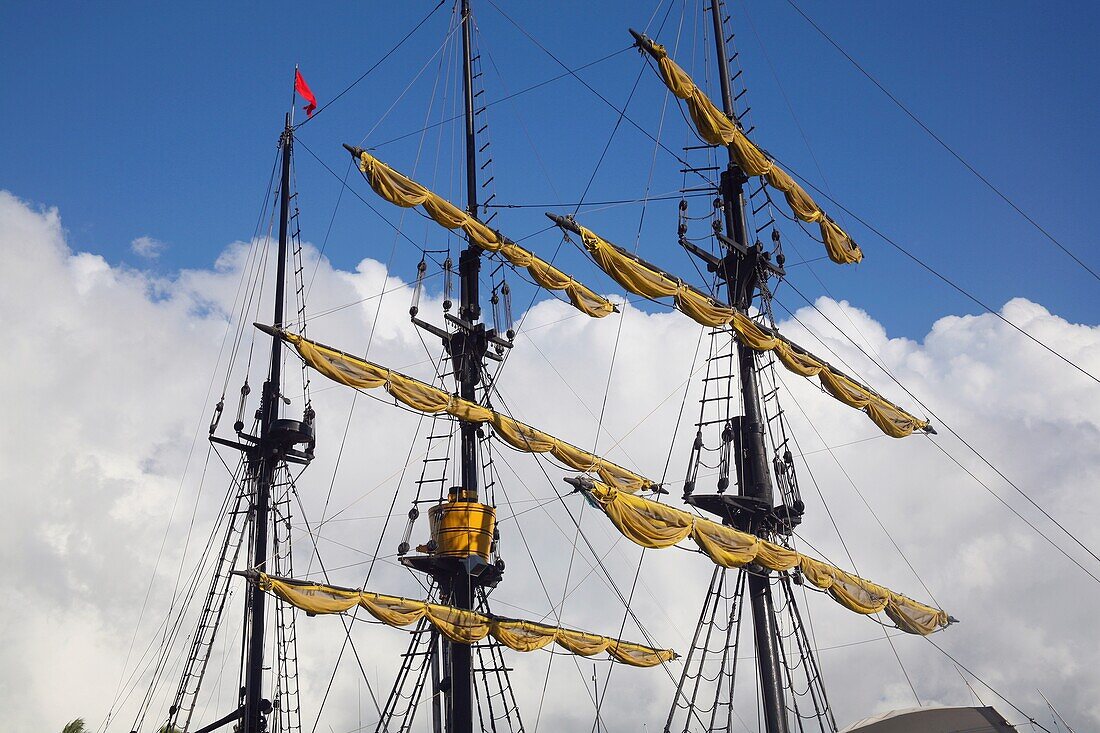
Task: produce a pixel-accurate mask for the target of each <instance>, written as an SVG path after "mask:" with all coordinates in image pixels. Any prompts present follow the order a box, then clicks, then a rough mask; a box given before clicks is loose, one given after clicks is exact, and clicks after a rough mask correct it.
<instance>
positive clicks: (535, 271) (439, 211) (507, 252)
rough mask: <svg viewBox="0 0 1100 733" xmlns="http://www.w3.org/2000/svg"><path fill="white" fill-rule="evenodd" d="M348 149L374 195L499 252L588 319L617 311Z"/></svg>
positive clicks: (439, 200) (421, 188)
mask: <svg viewBox="0 0 1100 733" xmlns="http://www.w3.org/2000/svg"><path fill="white" fill-rule="evenodd" d="M344 147H346V148H347V149H348V150H349V151H350V152H351V154H352V156H353V157H355V159H356V160H358V161H359V170H360V172H362V174H363V177H364V178H366V179H367V182H368V183H369V184H370V187H371V188H372V189H373V190H374V192H375V193H377V194H378V195H379V196H381V197H382V198H384V199H386V200H387V201H389V202H390V203H391V204H394V205H396V206H401V207H403V208H410V207H413V206H421V207H422V208H423V209H424V211H425V212H427V214H428V216H430V217H431V218H432V220H433V221H435V222H436V223H437V224H439V225H440V226H442V227H444V228H446V229H461V230H462V231H463V232H465V233H466V236H467V237H469V239H470V242H471V243H472V244H475V245H477V246H478V247H480V248H481V249H484V250H486V251H488V252H499V253H500V254H501V256H503V257H504V259H506V260H508V262H510V263H512V264H513V265H515V266H516V267H523V268H526V269H527V272H528V274H530V275H531V278H532V279H533V280H534V281H535V282H536V283H538V284H539V285H540V286H542V287H544V288H546V289H547V290H560V291H562V292H564V293H565V295H566V296H567V297H568V298H569V302H570V303H572V304H573V307H574V308H576V309H577V310H579V311H581V312H582V313H584V314H586V315H589V316H591V317H593V318H603V317H604V316H606V315H608V314H609V313H612V312H614V311H615V310H616V308H615V306H614V304H612V303H611V302H610V301H609V300H607V299H606V298H604V297H602V296H600V295H599V294H597V293H595V292H594V291H592V290H591V289H590V288H588V287H586V286H585V285H583V284H581V283H579V282H577V281H576V280H574V279H573V277H572V276H570V275H567V274H566V273H564V272H562V271H561V270H559V269H558V268H556V267H554V266H553V265H551V264H550V263H549V262H547V261H545V260H543V259H541V258H540V257H538V256H536V255H535V254H534V253H533V252H531V251H529V250H527V249H524V248H523V247H521V246H519V245H518V244H516V243H515V242H513V241H512V240H510V239H508V238H507V237H505V236H503V235H502V234H500V233H499V232H497V231H495V230H493V229H490V228H489V227H488V226H486V225H485V224H483V223H482V222H481V221H480V220H478V219H477V218H476V217H474V216H471V215H470V214H469V213H467V212H465V211H463V210H462V209H460V208H458V207H457V206H455V205H454V204H452V203H451V202H450V201H447V200H446V199H444V198H443V197H442V196H439V195H438V194H435V193H433V192H432V191H430V190H428V189H427V188H425V187H424V186H422V185H420V184H419V183H417V182H416V181H414V180H412V179H411V178H409V177H408V176H404V175H402V174H400V173H398V172H397V171H395V170H394V169H393V168H390V167H389V166H388V165H386V164H385V163H383V162H382V161H380V160H379V159H378V158H375V157H374V156H373V155H371V154H370V153H368V152H367V151H365V150H362V149H360V148H353V147H351V146H348V145H345V146H344Z"/></svg>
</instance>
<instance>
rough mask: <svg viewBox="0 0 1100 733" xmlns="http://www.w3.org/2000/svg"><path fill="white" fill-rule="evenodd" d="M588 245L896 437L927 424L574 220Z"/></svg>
mask: <svg viewBox="0 0 1100 733" xmlns="http://www.w3.org/2000/svg"><path fill="white" fill-rule="evenodd" d="M573 225H575V226H576V228H577V230H578V231H579V232H580V235H581V241H582V242H583V243H584V246H585V249H587V250H588V252H589V253H591V255H592V259H594V260H595V261H596V264H597V265H599V266H600V269H602V270H603V271H604V272H606V273H607V274H608V275H610V276H611V277H612V278H613V279H614V280H615V282H617V283H619V284H620V285H622V286H623V287H624V288H626V289H627V290H629V291H630V292H632V293H635V294H637V295H643V296H645V297H647V298H660V297H672V298H673V299H674V301H675V304H676V309H677V310H679V311H680V312H681V313H684V314H685V315H687V316H688V317H689V318H691V319H692V320H693V321H695V322H696V323H699V324H701V325H703V326H710V327H717V326H725V325H728V326H730V327H731V328H733V330H734V331H735V332H736V333H737V337H738V338H739V339H740V340H741V342H742V343H744V344H745V345H746V346H748V347H749V348H750V349H753V350H755V351H774V352H775V354H776V356H777V357H778V359H779V361H780V363H782V364H783V366H785V367H786V368H787V369H789V370H790V371H792V372H794V373H795V374H798V375H799V376H803V377H814V376H816V377H817V378H818V379H819V380H820V381H821V384H822V386H823V387H824V388H825V390H826V391H827V392H828V393H829V394H831V395H832V396H833V397H835V398H837V399H838V400H840V401H841V402H843V403H844V404H846V405H849V406H851V407H854V408H856V409H857V410H862V411H863V412H865V413H866V414H867V416H868V417H870V418H871V420H872V421H873V422H874V423H875V425H877V426H878V427H879V429H880V430H882V432H884V433H886V434H887V435H889V436H891V437H893V438H904V437H905V436H907V435H911V434H912V433H913V431H915V430H923V429H924V428H926V427H928V421H927V420H921V419H920V418H918V417H915V416H914V415H910V414H909V413H908V412H906V411H905V410H902V409H901V408H900V407H898V406H897V405H894V404H893V403H891V402H889V401H887V400H886V399H884V398H883V397H881V396H879V395H877V394H875V393H874V392H872V391H871V390H869V389H867V388H866V387H864V386H862V385H860V384H858V383H856V382H855V381H853V380H851V379H849V378H848V377H845V376H843V375H840V374H836V373H835V372H834V371H833V370H832V369H830V368H829V366H828V364H826V363H825V362H823V361H821V360H819V359H817V358H816V357H814V356H813V355H811V354H809V353H807V352H805V351H803V350H802V349H800V348H798V347H796V346H795V345H794V344H792V343H791V342H790V341H787V340H786V339H784V338H783V337H781V336H779V335H778V334H774V333H771V332H768V331H765V330H764V329H763V328H761V327H760V326H759V325H758V324H757V323H756V322H755V321H753V320H752V319H751V318H749V317H748V316H747V315H745V314H744V313H742V312H740V311H738V310H737V309H735V308H731V307H730V306H728V305H725V304H724V303H720V302H718V301H717V300H715V299H714V298H712V297H710V296H709V295H707V294H706V293H702V292H700V291H698V290H696V289H695V288H693V287H692V286H690V285H688V284H687V283H685V282H683V281H681V280H680V279H679V278H676V277H673V276H672V275H669V274H667V273H664V272H661V271H660V270H658V269H656V268H655V267H653V266H651V265H649V264H647V263H645V262H642V261H640V260H638V259H637V258H635V257H632V256H630V255H629V254H628V253H627V252H626V251H624V250H623V249H622V248H621V247H618V246H616V245H614V244H612V243H611V242H608V241H607V240H606V239H603V238H602V237H600V236H599V235H598V234H596V233H595V232H593V231H591V230H590V229H586V228H585V227H583V226H580V225H579V224H576V223H575V222H574V223H573Z"/></svg>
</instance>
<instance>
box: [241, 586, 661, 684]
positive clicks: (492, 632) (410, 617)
mask: <svg viewBox="0 0 1100 733" xmlns="http://www.w3.org/2000/svg"><path fill="white" fill-rule="evenodd" d="M255 582H256V583H257V584H258V585H259V586H260V588H262V589H263V590H264V591H266V592H268V593H273V594H274V595H276V596H278V597H279V598H281V599H283V600H284V601H286V602H287V603H289V604H291V605H292V606H295V607H296V608H300V609H302V610H303V611H305V612H306V613H309V614H328V613H343V612H345V611H348V610H350V609H352V608H354V607H355V606H360V607H361V608H363V610H365V611H366V612H367V613H369V614H370V615H371V616H373V617H374V618H376V619H378V620H379V621H381V622H382V623H384V624H386V625H387V626H394V627H400V626H409V625H411V624H414V623H416V622H417V621H419V620H420V619H422V618H426V619H427V620H428V623H430V624H431V625H432V626H434V627H435V628H437V629H439V631H440V633H442V634H443V635H444V636H446V637H447V638H448V639H450V640H451V641H453V642H456V643H458V644H473V643H475V642H478V641H481V640H482V639H484V638H485V637H486V636H492V637H493V638H494V639H495V640H497V641H499V642H500V643H501V644H503V645H504V646H506V647H508V648H509V649H514V650H515V651H517V652H532V651H535V650H536V649H542V648H543V647H545V646H547V645H548V644H550V643H551V642H553V643H556V644H557V645H558V646H560V647H561V648H563V649H565V650H567V651H569V652H572V653H573V654H579V655H581V656H584V657H591V656H593V655H595V654H600V653H602V652H605V651H606V652H607V653H608V654H609V655H610V656H611V657H612V658H613V659H616V660H618V661H620V662H622V663H623V664H629V665H630V666H632V667H653V666H655V665H658V664H661V663H663V662H667V661H669V660H672V659H675V658H676V653H675V652H674V651H672V650H671V649H654V648H652V647H648V646H643V645H641V644H634V643H632V642H625V641H619V640H617V639H612V638H610V637H607V636H600V635H599V634H591V633H589V632H587V631H578V630H576V629H565V628H561V627H560V626H549V625H547V624H540V623H536V622H534V621H522V620H517V619H506V618H498V617H496V616H487V615H485V614H481V613H477V612H476V611H467V610H465V609H460V608H453V607H451V606H444V605H440V604H438V603H427V602H425V601H416V600H413V599H411V598H400V597H398V596H387V595H382V594H381V593H369V592H367V591H363V590H350V589H347V588H335V587H333V586H328V585H321V584H317V583H302V582H299V581H291V580H287V579H284V578H274V577H271V576H269V575H266V574H265V573H258V574H257V577H256V578H255Z"/></svg>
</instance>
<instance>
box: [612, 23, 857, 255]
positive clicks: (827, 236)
mask: <svg viewBox="0 0 1100 733" xmlns="http://www.w3.org/2000/svg"><path fill="white" fill-rule="evenodd" d="M630 32H631V34H633V36H634V38H635V40H636V41H637V42H638V45H639V46H640V47H641V48H642V49H643V50H645V51H646V52H647V53H648V54H649V55H650V56H652V57H653V58H654V59H655V60H656V61H657V68H658V70H659V71H660V74H661V79H662V80H663V81H664V83H665V86H667V87H668V88H669V91H671V92H672V93H673V94H675V95H676V96H677V97H679V98H680V99H682V100H684V101H685V102H687V106H688V111H689V112H690V113H691V119H692V121H694V122H695V127H696V129H698V130H699V135H700V137H702V138H703V140H705V141H706V142H708V143H710V144H711V145H726V146H728V147H729V149H730V151H731V152H732V153H733V156H734V158H735V159H736V160H737V164H738V165H739V166H741V169H742V170H743V171H745V173H746V174H747V175H750V176H763V177H764V179H765V180H767V182H768V183H769V184H771V186H772V188H775V189H777V190H779V191H782V192H783V196H784V197H785V198H786V199H787V205H788V206H790V207H791V211H792V212H794V215H795V216H797V217H798V218H799V219H801V220H802V221H806V222H811V223H813V222H816V223H817V225H818V227H819V228H820V229H821V239H822V241H824V243H825V249H826V250H828V252H829V259H831V260H832V261H833V262H836V263H837V264H841V265H845V264H850V263H853V262H859V261H860V260H862V259H863V251H862V250H860V248H859V245H858V244H856V243H855V242H854V241H852V238H851V236H849V235H848V233H847V232H845V231H844V230H843V229H841V228H840V227H839V226H838V225H837V223H836V222H835V221H833V220H832V219H830V218H829V216H828V215H827V214H826V213H825V212H824V211H823V210H822V209H821V207H820V206H818V205H817V203H816V202H815V201H814V200H813V199H812V198H811V197H810V195H809V194H808V193H806V191H805V189H803V188H802V186H799V185H798V184H797V183H795V181H794V179H793V178H791V176H790V175H789V174H788V173H787V172H786V171H784V170H783V169H782V168H780V167H779V166H778V165H776V163H775V161H773V160H772V159H771V158H769V157H768V156H767V155H766V154H765V153H764V152H763V151H762V150H761V149H760V148H758V147H756V145H754V144H753V143H752V141H751V140H749V139H748V138H747V137H745V133H744V132H742V131H741V128H740V127H739V126H738V124H737V123H736V122H734V121H733V120H731V119H730V118H728V117H726V115H724V114H723V113H722V111H721V110H720V109H718V107H717V106H716V105H715V104H714V102H712V101H711V100H710V98H709V97H708V96H707V95H706V94H704V93H703V91H702V90H701V89H700V88H699V87H697V86H696V85H695V82H694V81H692V78H691V77H690V76H689V75H688V74H687V72H685V71H684V70H683V69H681V68H680V67H679V65H677V63H676V62H675V61H673V60H672V59H670V58H669V57H668V52H667V51H665V47H664V46H662V45H661V44H659V43H654V42H653V41H652V40H651V39H650V38H648V37H647V36H646V35H645V34H643V33H637V32H635V31H633V30H631V31H630Z"/></svg>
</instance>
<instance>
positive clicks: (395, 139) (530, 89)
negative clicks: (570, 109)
mask: <svg viewBox="0 0 1100 733" xmlns="http://www.w3.org/2000/svg"><path fill="white" fill-rule="evenodd" d="M631 48H633V46H627V47H626V48H620V49H619V50H618V51H613V52H612V53H609V54H607V55H606V56H601V57H600V58H598V59H596V60H595V61H589V62H588V63H587V64H582V65H581V66H578V67H577V68H575V69H570V68H568V67H566V71H564V72H562V73H561V74H558V75H557V76H552V77H550V78H549V79H544V80H543V81H540V82H538V83H537V84H532V85H531V86H529V87H524V88H523V89H520V90H519V91H518V92H513V93H512V94H506V95H505V96H503V97H501V98H500V99H494V100H493V101H491V102H486V103H485V106H484V107H483V109H488V108H489V107H492V106H493V105H495V104H499V103H501V102H507V101H508V100H509V99H514V98H516V97H518V96H520V95H521V94H526V93H527V92H533V91H534V90H536V89H538V88H539V87H544V86H546V85H547V84H551V83H553V82H555V81H558V80H559V79H564V78H565V77H567V76H570V75H573V74H575V73H576V72H578V71H583V70H585V69H587V68H589V67H591V66H595V65H596V64H599V63H603V62H604V61H607V60H608V59H612V58H614V57H616V56H618V55H619V54H621V53H626V52H627V51H629V50H630V49H631ZM314 114H316V113H314ZM462 117H463V115H461V114H458V115H454V116H452V117H448V118H446V119H443V120H440V121H439V122H433V123H432V124H430V125H427V126H426V127H422V128H420V129H419V130H413V131H412V132H406V133H405V134H403V135H398V136H397V137H392V138H390V139H389V140H385V141H383V142H380V143H377V144H375V145H372V146H371V149H372V150H377V149H378V148H381V147H384V146H386V145H389V144H391V143H395V142H398V141H399V140H404V139H405V138H407V137H412V136H413V135H419V134H420V133H422V132H426V131H428V130H430V129H432V128H433V127H439V126H440V125H446V124H447V123H448V122H454V121H455V120H459V119H462Z"/></svg>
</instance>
